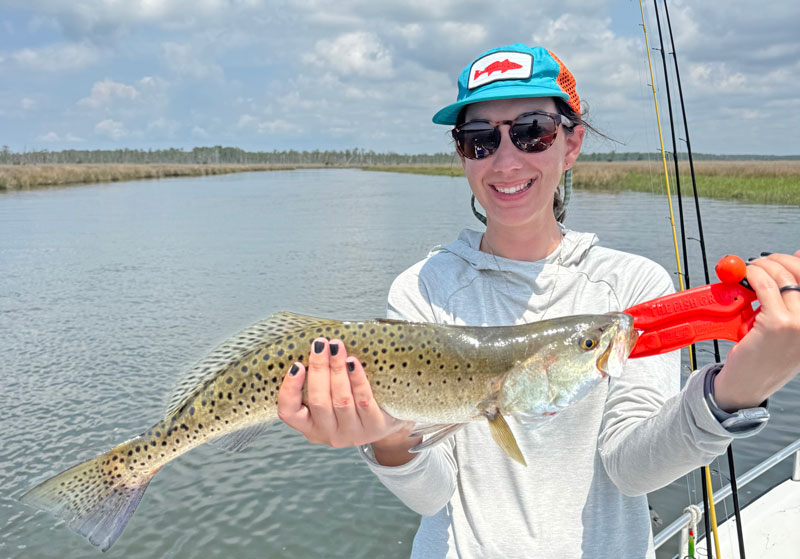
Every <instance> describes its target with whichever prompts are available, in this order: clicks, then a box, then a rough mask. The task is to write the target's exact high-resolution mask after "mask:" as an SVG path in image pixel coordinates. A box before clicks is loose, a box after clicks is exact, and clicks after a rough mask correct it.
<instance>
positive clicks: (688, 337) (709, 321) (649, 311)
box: [623, 256, 759, 358]
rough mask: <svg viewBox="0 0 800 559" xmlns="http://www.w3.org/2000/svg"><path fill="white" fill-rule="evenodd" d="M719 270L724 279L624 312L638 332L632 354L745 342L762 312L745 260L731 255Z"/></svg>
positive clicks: (717, 269) (637, 355) (639, 355)
mask: <svg viewBox="0 0 800 559" xmlns="http://www.w3.org/2000/svg"><path fill="white" fill-rule="evenodd" d="M716 272H717V276H718V277H719V278H720V279H722V280H723V281H722V282H721V283H714V284H710V285H703V286H701V287H694V288H692V289H687V290H686V291H681V292H679V293H673V294H671V295H666V296H664V297H659V298H657V299H652V300H650V301H645V302H644V303H639V304H638V305H634V306H632V307H630V308H628V309H626V310H624V311H623V312H624V313H627V314H629V315H631V316H632V317H633V327H634V328H636V329H637V330H639V339H638V340H637V342H636V345H635V346H634V348H633V351H632V352H631V354H630V356H629V357H631V358H636V357H646V356H648V355H658V354H660V353H666V352H668V351H673V350H676V349H680V348H682V347H686V346H689V345H691V344H693V343H696V342H700V341H704V340H730V341H733V342H738V341H739V340H741V339H742V338H743V337H744V335H745V334H747V332H749V331H750V329H751V328H752V327H753V322H754V321H755V318H756V315H757V314H758V312H759V309H756V310H754V309H753V302H754V301H755V300H756V295H755V293H754V292H753V290H752V289H750V288H748V287H745V285H743V284H742V283H741V281H742V280H743V279H744V272H745V265H744V262H743V261H742V260H741V259H740V258H738V257H731V256H726V257H725V258H723V259H722V260H720V262H719V263H718V264H717V267H716Z"/></svg>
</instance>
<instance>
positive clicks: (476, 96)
mask: <svg viewBox="0 0 800 559" xmlns="http://www.w3.org/2000/svg"><path fill="white" fill-rule="evenodd" d="M526 97H560V98H561V99H563V100H564V101H569V95H568V94H566V93H564V92H563V91H561V90H558V89H551V88H549V87H532V86H529V85H527V86H524V87H520V86H519V85H516V84H515V85H514V86H511V87H493V88H490V89H486V90H484V91H478V92H476V93H473V94H471V95H470V96H469V97H467V98H466V99H462V100H461V101H456V102H455V103H453V104H452V105H447V106H446V107H445V108H443V109H442V110H440V111H439V112H437V113H436V114H435V115H433V122H434V123H435V124H450V125H453V124H455V123H456V119H457V118H458V113H459V112H460V111H461V109H462V107H464V106H466V105H472V104H473V103H479V102H481V101H494V100H496V99H524V98H526Z"/></svg>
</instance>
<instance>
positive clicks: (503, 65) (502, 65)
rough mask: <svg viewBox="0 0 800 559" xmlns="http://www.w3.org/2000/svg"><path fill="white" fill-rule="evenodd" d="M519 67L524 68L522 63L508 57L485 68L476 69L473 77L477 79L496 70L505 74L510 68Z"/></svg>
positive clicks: (515, 68)
mask: <svg viewBox="0 0 800 559" xmlns="http://www.w3.org/2000/svg"><path fill="white" fill-rule="evenodd" d="M518 68H522V65H521V64H517V63H516V62H511V61H510V60H509V59H508V58H506V59H505V60H496V61H495V62H492V63H491V64H489V65H488V66H487V67H486V68H484V69H483V70H475V75H474V76H473V77H472V79H473V80H477V79H478V78H479V77H480V76H482V75H483V74H486V75H487V76H491V75H492V74H493V73H494V72H500V73H501V74H504V73H506V72H507V71H509V70H517V69H518Z"/></svg>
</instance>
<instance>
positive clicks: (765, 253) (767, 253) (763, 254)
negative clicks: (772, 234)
mask: <svg viewBox="0 0 800 559" xmlns="http://www.w3.org/2000/svg"><path fill="white" fill-rule="evenodd" d="M770 254H772V253H771V252H762V253H761V256H769V255H770Z"/></svg>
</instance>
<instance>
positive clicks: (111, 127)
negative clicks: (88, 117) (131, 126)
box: [94, 118, 129, 140]
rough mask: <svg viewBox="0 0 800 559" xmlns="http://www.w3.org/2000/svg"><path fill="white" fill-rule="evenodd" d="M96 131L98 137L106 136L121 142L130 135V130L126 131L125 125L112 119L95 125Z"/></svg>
mask: <svg viewBox="0 0 800 559" xmlns="http://www.w3.org/2000/svg"><path fill="white" fill-rule="evenodd" d="M94 131H95V133H97V134H98V135H100V136H106V137H108V138H111V139H112V140H121V139H122V138H125V137H127V136H128V134H129V133H128V130H126V129H125V125H124V124H122V123H121V122H117V121H116V120H112V119H110V118H107V119H105V120H101V121H100V122H98V123H97V124H95V125H94Z"/></svg>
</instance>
